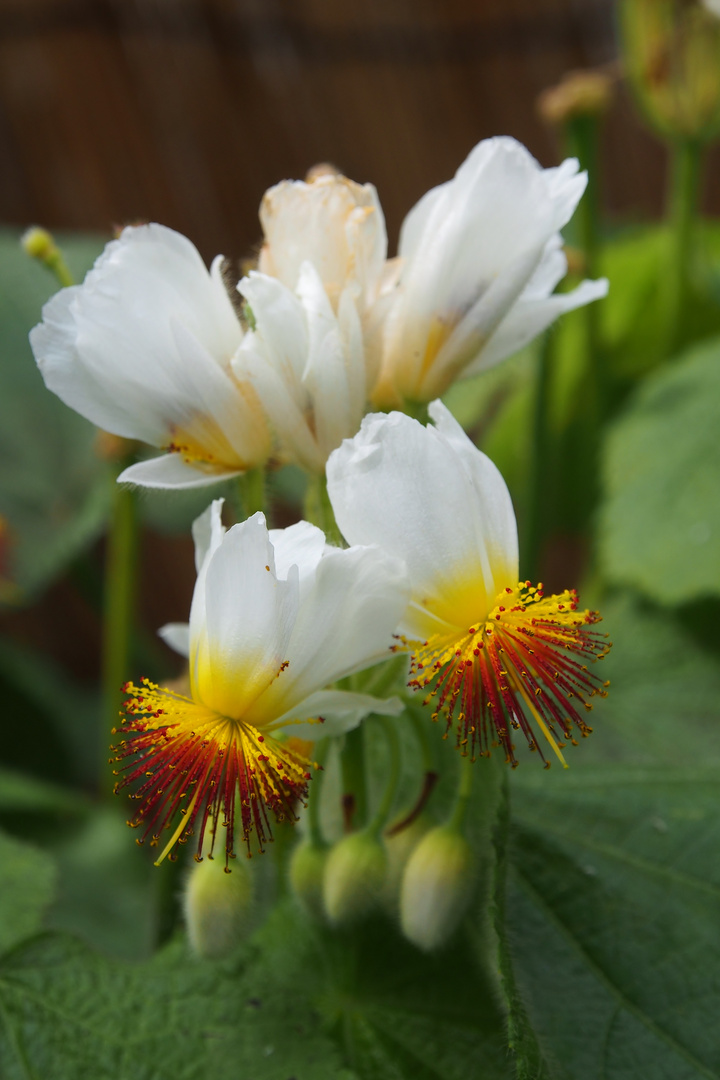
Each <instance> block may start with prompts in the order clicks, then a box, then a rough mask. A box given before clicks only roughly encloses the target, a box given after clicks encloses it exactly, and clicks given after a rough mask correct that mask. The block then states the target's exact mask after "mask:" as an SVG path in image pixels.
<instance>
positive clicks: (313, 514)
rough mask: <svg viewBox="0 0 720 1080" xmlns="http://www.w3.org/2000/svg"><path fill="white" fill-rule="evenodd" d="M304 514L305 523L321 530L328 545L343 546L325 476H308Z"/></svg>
mask: <svg viewBox="0 0 720 1080" xmlns="http://www.w3.org/2000/svg"><path fill="white" fill-rule="evenodd" d="M304 514H305V519H306V520H307V521H309V522H311V524H313V525H317V527H318V528H319V529H322V531H323V532H324V533H325V538H326V540H327V542H328V544H334V545H335V546H336V547H342V546H343V544H344V541H343V538H342V534H341V533H340V530H339V529H338V527H337V522H336V521H335V512H334V510H333V508H332V503H331V502H330V498H329V496H328V493H327V484H326V482H325V476H324V475H321V474H320V473H310V474H309V475H308V483H307V488H306V489H305V506H304Z"/></svg>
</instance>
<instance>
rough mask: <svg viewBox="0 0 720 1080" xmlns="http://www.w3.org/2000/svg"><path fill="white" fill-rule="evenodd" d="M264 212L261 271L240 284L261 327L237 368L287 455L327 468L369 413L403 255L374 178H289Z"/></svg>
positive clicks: (313, 466) (269, 196) (248, 339)
mask: <svg viewBox="0 0 720 1080" xmlns="http://www.w3.org/2000/svg"><path fill="white" fill-rule="evenodd" d="M260 220H261V222H262V225H263V230H264V233H265V244H264V246H263V248H262V251H261V253H260V261H259V271H258V272H253V273H251V274H250V275H249V276H248V277H246V278H244V279H243V280H242V281H241V282H240V284H239V286H238V288H239V290H240V292H241V293H242V294H243V296H244V297H245V298H246V299H247V301H248V302H249V304H250V307H251V309H252V315H253V320H254V330H253V331H252V332H251V333H249V334H248V335H247V336H246V338H245V341H244V342H243V346H242V348H241V349H240V350H239V352H238V354H237V356H236V358H235V361H234V367H235V371H236V373H237V376H238V378H239V379H241V380H248V381H250V382H251V383H252V385H253V387H254V388H255V390H256V391H257V395H258V397H259V398H260V400H261V402H262V404H263V407H264V409H265V411H266V413H267V416H268V417H269V419H270V421H271V423H272V425H273V427H274V429H275V431H276V433H277V436H278V439H279V442H280V446H281V450H282V452H283V454H284V455H285V457H286V458H289V459H290V460H294V461H297V462H299V464H301V465H302V466H304V468H306V469H308V470H310V471H311V472H317V473H321V472H322V471H323V470H324V468H325V462H326V460H327V457H328V454H329V453H330V451H331V450H334V449H335V447H337V446H339V445H340V443H341V442H342V440H343V439H344V438H346V437H348V436H350V435H354V434H355V432H356V431H357V430H358V428H359V426H360V421H361V420H362V417H363V416H364V414H365V411H366V408H367V402H368V399H369V397H370V393H371V391H372V389H373V387H374V385H375V382H376V380H377V376H378V372H379V370H380V347H381V328H382V318H383V315H384V313H385V311H386V310H387V306H388V303H389V301H390V299H391V294H392V287H393V285H394V275H395V273H396V264H395V263H394V262H387V261H386V259H385V256H386V251H387V237H386V234H385V221H384V218H383V214H382V210H381V208H380V204H379V202H378V198H377V193H376V191H375V188H374V187H372V185H370V184H365V185H360V184H355V183H353V182H352V181H351V180H347V179H346V178H345V177H343V176H326V175H325V176H320V177H318V178H317V179H316V180H314V181H313V182H312V183H309V184H308V183H305V182H303V181H284V182H283V183H282V184H278V185H277V186H276V187H274V188H271V189H270V191H268V192H267V193H266V195H265V197H264V199H263V202H262V206H261V209H260Z"/></svg>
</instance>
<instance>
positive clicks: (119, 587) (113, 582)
mask: <svg viewBox="0 0 720 1080" xmlns="http://www.w3.org/2000/svg"><path fill="white" fill-rule="evenodd" d="M112 483H113V489H114V490H113V506H112V513H111V519H110V529H109V531H108V536H107V554H106V558H105V601H104V609H103V646H102V687H103V713H102V717H103V719H102V724H103V732H102V770H101V773H100V775H101V778H102V780H101V785H100V786H101V790H103V791H104V792H105V794H107V795H110V794H112V791H113V786H114V780H113V777H112V774H111V773H110V772H109V770H108V768H107V745H108V743H109V741H110V737H111V733H112V730H113V728H115V727H116V726H117V723H118V716H119V714H120V709H121V705H122V700H123V698H122V689H121V687H122V685H123V682H124V681H125V679H126V678H127V674H128V668H129V663H130V644H131V636H132V632H133V622H134V618H135V594H136V581H137V504H136V497H135V493H134V491H132V490H131V489H130V488H126V487H122V486H120V485H119V484H117V483H116V482H115V477H113V478H112Z"/></svg>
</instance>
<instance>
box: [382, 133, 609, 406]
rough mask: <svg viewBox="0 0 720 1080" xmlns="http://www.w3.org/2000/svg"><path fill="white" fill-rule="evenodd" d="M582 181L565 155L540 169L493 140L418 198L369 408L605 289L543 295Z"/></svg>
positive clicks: (421, 392)
mask: <svg viewBox="0 0 720 1080" xmlns="http://www.w3.org/2000/svg"><path fill="white" fill-rule="evenodd" d="M586 181H587V177H586V174H585V173H578V163H577V161H576V160H574V159H569V160H567V161H565V162H564V163H563V164H562V165H561V166H560V167H559V168H553V169H543V168H541V167H540V165H539V164H538V163H537V161H535V159H534V158H533V157H532V156H531V154H530V153H529V152H528V151H527V150H526V149H525V147H523V146H522V145H521V144H520V143H518V142H516V141H515V140H514V139H511V138H495V139H486V140H484V141H483V142H480V143H478V145H477V146H476V147H475V148H474V150H472V151H471V153H470V155H469V156H468V158H467V159H466V161H465V162H464V163H463V164H462V165H461V166H460V168H459V169H458V171H457V173H456V174H455V177H454V179H453V180H450V181H448V182H447V183H445V184H441V185H440V186H439V187H436V188H433V189H432V190H431V191H428V192H427V193H426V194H425V195H424V196H423V197H422V199H420V201H419V202H418V203H417V204H416V206H415V207H413V209H412V210H411V211H410V213H409V214H408V216H407V217H406V219H405V221H404V223H403V226H402V230H401V234H400V248H399V256H400V260H401V263H402V270H401V275H400V282H399V286H398V289H397V295H396V298H395V300H394V303H393V306H392V309H391V311H390V313H389V315H388V316H387V320H386V324H385V331H384V334H385V338H384V351H383V363H382V371H381V376H380V381H379V384H378V386H377V387H376V389H375V392H374V394H373V401H374V402H375V403H376V404H377V405H380V406H385V405H392V404H401V403H402V402H403V401H406V400H407V401H416V402H422V401H430V400H431V399H432V398H434V397H437V396H438V395H440V394H442V393H444V391H445V390H446V389H447V388H448V387H449V386H450V384H451V383H452V382H453V381H454V380H455V379H457V378H464V377H467V376H470V375H474V374H476V373H477V372H479V371H482V370H484V369H486V368H488V367H491V366H492V365H493V364H497V363H498V362H499V361H500V360H503V359H504V358H505V357H507V356H509V355H510V354H512V353H514V352H516V351H517V350H518V349H520V348H522V346H523V345H525V344H527V343H528V342H529V341H531V340H532V339H533V338H534V337H536V335H537V334H539V333H540V332H541V331H542V330H544V329H545V328H546V327H547V326H549V325H550V323H552V322H553V321H554V320H555V319H556V318H557V316H558V315H560V314H561V313H562V312H564V311H569V310H571V309H572V308H575V307H578V306H580V305H582V304H587V303H589V302H590V301H591V300H595V299H597V298H598V297H601V296H604V295H605V294H606V292H607V282H606V281H605V280H601V281H595V282H590V281H585V282H583V283H582V284H581V285H580V286H579V287H578V288H577V289H575V290H574V291H573V292H570V293H561V294H557V295H551V294H552V291H553V289H554V288H555V286H556V285H557V283H558V282H559V281H560V279H561V278H562V277H563V276H564V275H565V273H566V271H567V263H566V260H565V256H564V255H563V252H562V250H561V246H562V239H561V237H560V235H559V232H558V230H559V229H561V228H562V227H563V226H564V225H565V224H566V223H567V222H568V221H569V219H570V217H571V216H572V214H573V211H574V210H575V207H576V206H577V203H578V201H579V199H580V197H581V195H582V194H583V191H584V190H585V185H586Z"/></svg>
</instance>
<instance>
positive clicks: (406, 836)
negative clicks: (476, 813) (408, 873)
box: [382, 814, 432, 914]
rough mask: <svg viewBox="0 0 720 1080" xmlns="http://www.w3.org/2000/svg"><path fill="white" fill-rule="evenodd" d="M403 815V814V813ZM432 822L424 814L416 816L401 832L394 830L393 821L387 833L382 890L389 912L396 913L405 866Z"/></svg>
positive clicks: (383, 901) (384, 904) (383, 899)
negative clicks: (385, 870)
mask: <svg viewBox="0 0 720 1080" xmlns="http://www.w3.org/2000/svg"><path fill="white" fill-rule="evenodd" d="M401 817H402V815H401ZM431 824H432V822H431V821H430V819H429V818H427V817H425V816H423V815H422V814H421V815H420V816H419V817H417V818H415V820H414V821H413V822H412V824H410V825H408V826H407V828H405V829H402V830H401V831H400V832H393V823H392V822H391V823H390V827H389V828H388V829H387V831H386V833H385V849H386V851H387V873H386V875H385V884H384V885H383V890H382V903H383V906H384V907H385V909H386V911H388V913H389V914H394V913H396V912H397V909H398V901H399V899H400V885H401V883H402V878H403V874H404V872H405V867H406V866H407V864H408V860H409V858H410V856H411V855H412V853H413V851H414V850H415V848H416V847H417V845H418V844H419V843H420V841H421V840H422V838H423V836H425V834H426V833H427V831H428V829H429V828H430V826H431Z"/></svg>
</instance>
